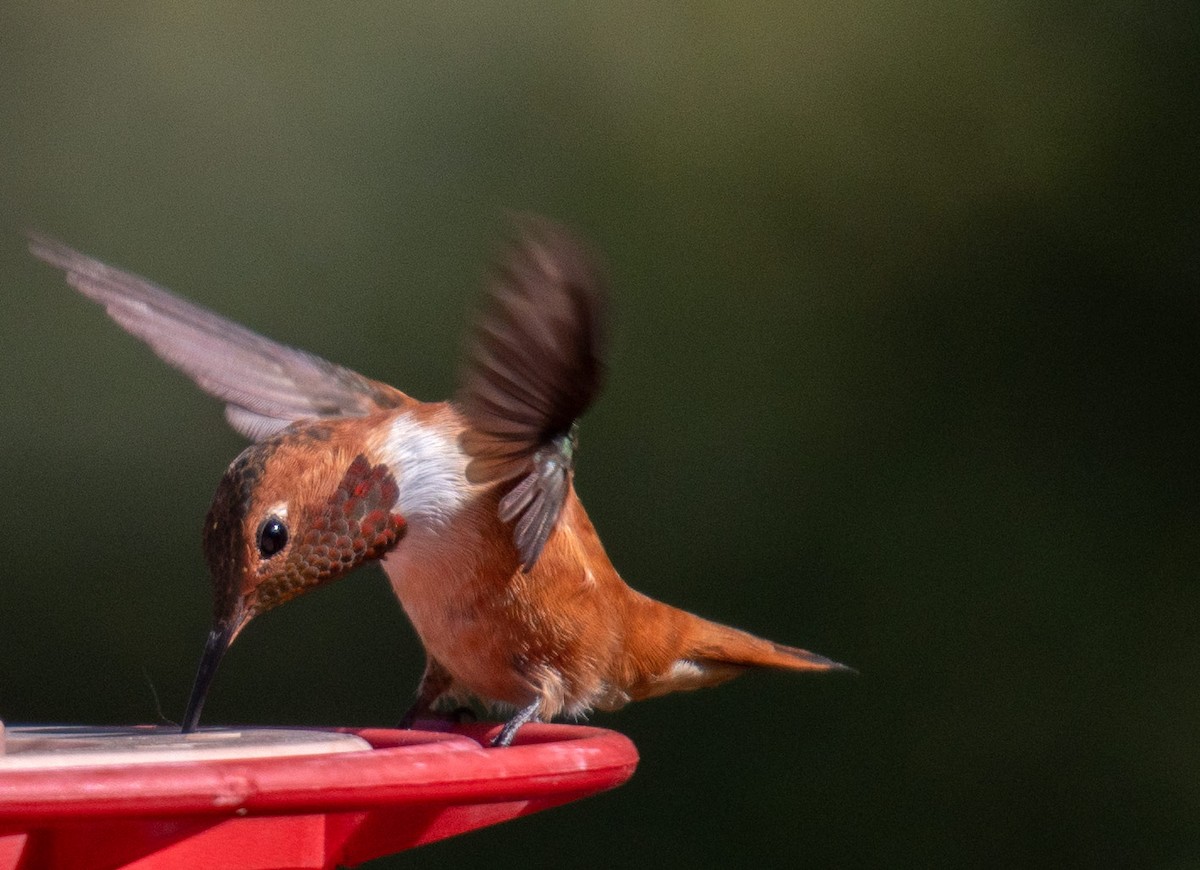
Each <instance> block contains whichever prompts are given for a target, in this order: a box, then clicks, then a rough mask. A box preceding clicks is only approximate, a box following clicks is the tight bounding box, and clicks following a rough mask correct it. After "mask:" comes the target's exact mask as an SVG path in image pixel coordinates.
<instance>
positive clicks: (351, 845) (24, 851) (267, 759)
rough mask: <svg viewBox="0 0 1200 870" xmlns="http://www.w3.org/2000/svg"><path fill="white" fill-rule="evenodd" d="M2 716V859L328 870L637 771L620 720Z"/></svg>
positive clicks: (24, 863)
mask: <svg viewBox="0 0 1200 870" xmlns="http://www.w3.org/2000/svg"><path fill="white" fill-rule="evenodd" d="M418 724H419V726H422V727H428V728H429V729H431V730H412V731H396V730H384V729H329V730H320V731H307V730H306V731H302V730H296V729H286V728H270V729H263V728H242V729H234V728H204V729H201V730H200V731H197V732H196V733H194V734H187V735H183V734H180V733H179V731H178V729H176V728H173V727H172V728H166V727H149V726H147V727H131V728H90V727H44V726H37V727H34V726H12V725H10V726H8V729H7V731H5V730H4V726H3V725H2V724H0V870H40V868H72V870H101V868H125V870H176V868H178V870H183V868H188V870H192V868H196V867H204V868H210V870H220V868H228V870H272V868H290V870H309V868H312V870H325V868H333V867H338V866H354V865H356V864H360V863H362V862H363V861H368V860H371V859H373V858H379V857H382V856H384V855H389V854H392V853H394V852H399V851H403V850H404V849H410V848H412V847H413V846H419V845H422V844H424V843H430V842H433V841H435V840H440V839H443V838H445V837H451V836H454V835H456V834H461V833H465V832H467V831H471V830H474V829H476V828H482V827H485V826H487V825H494V824H496V823H498V822H503V821H507V820H509V819H514V818H517V817H519V816H525V815H529V814H530V813H534V812H537V811H539V810H544V809H548V808H550V807H553V806H557V805H559V804H563V803H566V802H568V801H572V800H577V799H579V798H582V797H587V796H588V795H591V794H595V793H597V792H600V791H604V790H606V789H610V788H614V787H616V786H618V785H620V784H621V783H623V782H625V781H626V780H627V779H629V777H630V776H632V775H633V771H634V768H635V767H636V766H637V761H638V758H637V750H636V749H635V748H634V746H633V744H632V743H631V742H630V741H629V739H628V738H626V737H624V736H623V735H620V734H617V733H616V732H613V731H607V730H604V729H600V728H590V727H584V726H579V725H544V724H538V723H533V724H529V725H526V726H524V727H523V728H522V729H521V730H520V732H519V733H518V736H517V740H516V742H515V743H514V744H513V745H512V746H510V747H507V748H504V749H492V748H486V744H487V741H488V740H489V739H490V738H492V737H494V736H495V735H496V734H497V733H498V731H499V727H498V726H496V725H488V724H482V723H481V724H477V725H467V726H456V727H454V728H451V729H448V730H447V726H445V725H444V724H442V723H437V722H428V723H418Z"/></svg>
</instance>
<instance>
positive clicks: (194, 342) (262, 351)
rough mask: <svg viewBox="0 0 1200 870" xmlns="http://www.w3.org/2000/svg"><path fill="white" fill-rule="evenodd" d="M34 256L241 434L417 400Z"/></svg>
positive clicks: (122, 283) (203, 312)
mask: <svg viewBox="0 0 1200 870" xmlns="http://www.w3.org/2000/svg"><path fill="white" fill-rule="evenodd" d="M29 249H30V251H32V252H33V254H34V255H35V256H37V257H39V258H40V259H42V260H45V261H46V262H47V263H49V264H50V265H52V266H56V267H58V268H60V269H62V270H63V271H65V272H66V277H67V283H69V284H70V285H71V286H72V287H74V288H75V289H76V290H78V291H79V292H80V293H82V294H83V295H84V296H86V297H88V298H89V299H92V300H93V301H95V302H98V303H100V304H101V305H103V306H104V308H105V310H106V311H107V312H108V315H109V316H110V317H111V318H112V319H113V320H114V321H116V322H117V324H119V325H120V326H121V327H122V328H124V329H125V330H127V331H128V332H130V333H132V334H133V335H135V336H137V337H138V338H140V339H141V340H142V341H144V342H146V344H148V345H149V346H150V347H151V349H153V350H154V352H155V353H156V354H158V356H159V357H161V358H162V359H163V360H164V361H166V362H167V363H169V364H171V365H172V366H174V367H175V368H177V369H179V370H180V371H182V372H183V373H184V374H186V375H187V376H188V377H190V378H191V379H192V380H193V381H195V382H196V384H197V385H198V386H199V387H200V389H202V390H204V391H205V392H206V393H208V394H209V395H211V396H215V397H216V398H218V399H221V400H222V401H224V402H225V403H226V405H225V417H226V419H228V420H229V423H230V425H231V426H233V428H234V429H236V430H237V431H239V432H241V433H242V434H243V435H246V436H247V437H249V438H251V439H254V440H256V441H257V440H259V439H262V438H265V437H267V436H268V435H271V434H273V433H275V432H278V431H279V430H281V429H283V428H285V427H287V426H289V425H290V424H292V423H294V422H296V421H297V420H306V419H312V418H316V417H361V416H364V415H366V414H369V413H371V412H373V411H378V410H381V409H384V408H394V407H398V406H400V405H402V404H405V403H407V402H409V401H410V399H409V398H408V397H407V396H405V395H404V394H403V393H401V392H400V391H399V390H397V389H395V388H393V387H390V386H388V385H387V384H383V383H380V382H378V381H373V380H370V379H369V378H365V377H363V376H362V375H360V374H358V373H357V372H353V371H351V370H349V369H346V368H342V367H341V366H338V365H335V364H333V363H331V362H329V361H328V360H325V359H322V358H321V357H318V356H315V355H313V354H310V353H306V352H305V351H302V350H297V349H296V348H291V347H287V346H286V345H282V344H279V343H277V342H274V341H271V340H270V339H268V338H264V337H263V336H261V335H258V334H257V333H255V332H252V331H250V330H249V329H247V328H246V327H244V326H241V325H239V324H237V323H234V322H233V321H231V320H227V319H226V318H224V317H221V316H220V315H218V314H216V313H214V312H212V311H209V310H208V309H206V308H202V307H201V306H199V305H196V304H194V303H192V302H189V301H187V300H186V299H183V298H181V297H179V296H176V295H175V294H174V293H171V292H170V291H169V290H166V289H164V288H162V287H159V286H157V285H156V284H152V283H151V282H149V281H147V280H146V279H144V278H140V277H138V276H137V275H133V274H131V273H129V272H123V271H121V270H120V269H116V268H113V267H112V266H106V265H105V264H104V263H101V262H100V261H99V260H95V259H93V258H91V257H89V256H87V255H86V254H81V253H80V252H78V251H76V250H74V249H72V248H70V247H68V246H66V245H64V244H62V243H61V242H57V241H55V240H53V239H49V238H46V237H44V236H40V235H34V234H31V235H30V237H29Z"/></svg>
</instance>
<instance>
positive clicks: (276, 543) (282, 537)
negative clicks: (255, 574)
mask: <svg viewBox="0 0 1200 870" xmlns="http://www.w3.org/2000/svg"><path fill="white" fill-rule="evenodd" d="M287 542H288V530H287V526H285V525H284V524H283V520H281V519H280V518H279V517H267V518H266V519H265V520H264V521H263V524H262V525H261V526H259V529H258V552H260V553H262V555H263V558H266V559H269V558H271V557H272V556H274V555H275V554H276V553H278V552H279V551H280V550H282V549H283V548H284V547H286V546H287Z"/></svg>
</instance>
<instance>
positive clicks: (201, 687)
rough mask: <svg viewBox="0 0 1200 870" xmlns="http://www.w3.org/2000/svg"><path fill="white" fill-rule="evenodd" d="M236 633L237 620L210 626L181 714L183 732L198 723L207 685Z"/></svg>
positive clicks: (188, 730) (206, 693)
mask: <svg viewBox="0 0 1200 870" xmlns="http://www.w3.org/2000/svg"><path fill="white" fill-rule="evenodd" d="M236 633H237V621H236V620H227V621H221V622H218V623H217V624H215V625H214V626H213V627H212V630H211V631H209V633H208V640H207V641H206V642H205V644H204V654H203V655H202V656H201V657H200V667H199V668H197V669H196V681H195V682H194V683H192V697H191V698H190V699H189V700H188V705H187V712H186V713H184V714H183V727H182V728H181V729H180V730H181V731H182V732H183V733H184V734H190V733H191V732H192V731H195V730H196V726H197V725H199V724H200V711H202V710H203V709H204V699H205V698H207V697H208V687H209V686H211V685H212V681H213V677H214V676H216V673H217V666H218V665H219V664H221V659H222V658H224V656H225V650H227V649H229V644H230V643H232V642H233V636H234V634H236Z"/></svg>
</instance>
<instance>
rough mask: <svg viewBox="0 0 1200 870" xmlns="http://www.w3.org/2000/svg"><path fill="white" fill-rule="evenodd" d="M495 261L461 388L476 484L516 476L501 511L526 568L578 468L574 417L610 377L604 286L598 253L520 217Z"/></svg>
mask: <svg viewBox="0 0 1200 870" xmlns="http://www.w3.org/2000/svg"><path fill="white" fill-rule="evenodd" d="M516 229H517V238H516V239H515V240H514V241H513V242H512V243H511V244H510V246H509V248H508V250H507V251H506V252H505V255H504V256H503V257H502V258H501V259H500V260H499V262H498V263H497V264H496V266H495V267H494V269H493V272H492V274H491V276H490V280H489V284H488V293H487V298H486V301H485V303H484V307H483V313H482V315H481V316H480V318H479V320H478V322H477V324H476V327H475V330H474V333H473V335H472V342H471V346H470V352H469V354H468V359H467V364H466V367H465V371H464V372H463V377H462V383H461V386H460V388H459V392H458V396H457V399H458V402H459V404H460V406H461V407H462V410H463V412H464V414H465V415H466V417H467V421H468V423H469V424H470V425H469V427H468V429H467V432H466V434H464V435H463V439H462V444H463V447H464V449H465V450H466V451H467V453H468V454H469V455H470V456H471V457H472V459H471V462H470V464H469V465H468V467H467V476H468V477H469V478H470V479H471V480H472V481H473V482H476V483H486V482H506V481H513V480H515V481H516V482H515V483H514V485H513V487H512V489H511V490H510V491H509V492H508V494H507V495H506V496H505V497H504V499H503V500H502V501H501V502H500V517H501V519H503V520H504V521H505V522H515V524H516V525H515V527H514V530H513V533H514V538H515V541H516V545H517V549H518V551H519V552H520V554H521V562H522V567H523V568H524V570H526V571H528V570H529V569H531V568H532V567H533V565H534V563H535V562H536V561H537V558H538V556H539V555H540V554H541V551H542V547H543V546H545V543H546V540H547V538H549V537H550V533H551V531H553V529H554V524H555V522H556V521H557V520H558V516H559V514H560V513H561V512H562V508H563V504H564V503H565V502H566V498H567V493H568V492H570V489H571V478H572V475H573V473H574V468H575V455H576V446H577V439H576V426H575V422H576V420H578V418H579V417H580V415H582V414H583V412H584V411H585V410H586V409H587V408H588V406H589V405H591V403H592V402H593V400H594V399H595V398H596V396H597V394H598V393H599V392H600V387H601V385H602V382H603V380H604V362H603V358H602V357H603V348H602V345H603V340H604V335H603V333H604V328H603V327H604V324H603V320H604V314H605V311H604V308H605V292H604V286H603V282H602V281H601V279H600V277H599V275H598V274H597V270H596V268H595V266H594V263H593V261H592V258H591V257H590V256H589V254H588V252H587V251H586V249H585V248H584V247H583V245H581V244H580V243H579V242H578V241H577V240H576V239H575V238H574V237H572V236H571V235H570V234H569V233H568V232H567V231H566V230H565V229H563V228H562V227H558V226H556V225H554V224H551V223H549V222H547V221H544V220H541V219H537V218H521V219H519V220H518V221H517V226H516Z"/></svg>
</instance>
